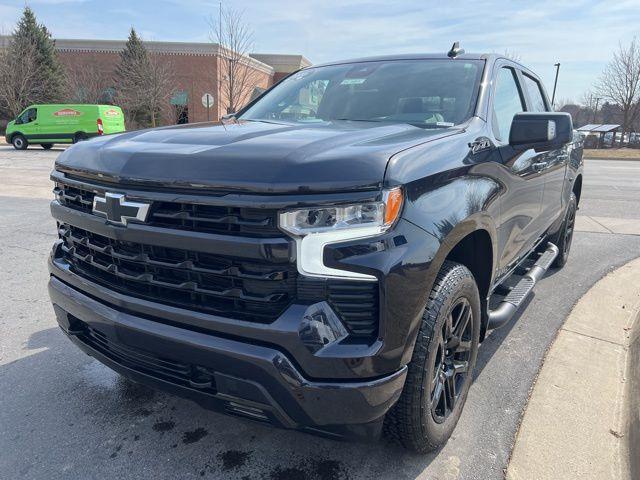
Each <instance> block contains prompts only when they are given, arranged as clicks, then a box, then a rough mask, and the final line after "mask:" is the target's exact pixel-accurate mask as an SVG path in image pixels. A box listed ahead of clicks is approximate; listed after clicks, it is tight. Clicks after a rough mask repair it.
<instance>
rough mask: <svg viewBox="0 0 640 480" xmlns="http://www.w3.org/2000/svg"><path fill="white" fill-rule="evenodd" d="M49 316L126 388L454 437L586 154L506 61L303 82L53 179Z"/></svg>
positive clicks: (357, 431) (379, 68) (126, 144)
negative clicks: (484, 350)
mask: <svg viewBox="0 0 640 480" xmlns="http://www.w3.org/2000/svg"><path fill="white" fill-rule="evenodd" d="M51 179H52V180H53V182H54V183H55V190H54V193H55V200H54V201H53V202H52V203H51V212H52V214H53V216H54V218H55V219H56V222H57V227H58V232H59V240H58V241H56V243H55V245H54V248H53V252H52V254H51V257H50V262H49V269H50V282H49V292H50V296H51V301H52V302H53V306H54V310H55V313H56V316H57V320H58V323H59V324H60V326H61V327H62V330H63V331H64V332H65V333H66V334H67V335H68V337H69V338H70V339H71V340H72V341H73V342H74V343H75V344H76V345H77V346H78V347H80V348H81V349H82V350H84V351H85V352H86V353H88V354H89V355H91V356H93V357H95V358H96V359H98V360H99V361H100V362H103V363H104V364H106V365H108V366H109V367H111V368H112V369H113V370H115V371H117V372H119V373H121V374H122V375H124V376H126V377H128V378H130V379H132V380H134V381H137V382H141V383H145V384H148V385H151V386H154V387H157V388H160V389H163V390H168V391H171V392H174V393H175V394H178V395H182V396H185V397H188V398H191V399H193V400H195V401H196V402H198V403H200V404H201V405H204V406H205V407H207V408H212V409H217V410H220V411H223V412H226V413H229V414H232V415H238V416H242V417H247V418H250V419H254V420H257V421H260V422H265V423H269V424H272V425H277V426H280V427H285V428H294V429H299V430H303V431H306V432H312V433H316V434H321V435H326V436H331V437H359V438H362V437H369V438H371V437H374V438H375V437H377V436H378V435H380V434H381V433H385V434H386V435H387V436H388V437H390V438H393V439H396V440H397V441H398V442H400V443H401V444H402V445H404V446H405V447H406V448H408V449H412V450H416V451H427V450H429V449H433V448H436V447H437V446H439V445H441V444H443V443H444V442H445V441H446V440H447V439H448V438H449V436H450V435H451V432H452V431H453V429H454V427H455V425H456V423H457V421H458V418H459V417H460V414H461V411H462V408H463V406H464V403H465V400H466V397H467V392H468V391H469V387H470V383H471V381H472V376H473V370H474V366H475V363H476V357H477V354H478V348H479V344H480V343H481V342H482V340H483V339H484V338H485V335H486V334H487V331H488V330H490V329H493V328H495V327H498V326H500V325H502V324H504V323H505V322H507V321H508V320H509V319H510V318H511V317H512V315H513V314H514V312H515V311H516V310H517V309H518V307H519V306H521V305H522V304H523V302H525V301H526V299H527V296H528V295H529V294H530V293H531V290H532V288H533V287H534V285H535V283H536V281H537V280H539V279H540V278H541V277H542V276H543V275H544V273H545V271H546V270H547V269H548V268H550V267H552V266H553V267H555V268H559V267H562V266H563V264H564V263H565V262H566V261H567V256H568V254H569V249H570V246H571V239H572V233H573V227H574V220H575V214H576V209H577V207H578V202H579V201H580V193H581V187H582V143H581V140H580V138H579V137H578V136H577V135H576V134H574V131H573V127H572V122H571V117H570V116H569V115H567V114H564V113H555V112H553V111H552V110H551V107H550V103H549V100H548V98H547V95H546V94H545V91H544V88H543V86H542V84H541V82H540V80H539V78H538V77H537V76H536V75H535V74H534V73H533V72H531V71H530V70H528V69H527V68H525V67H523V66H522V65H520V64H518V63H516V62H514V61H511V60H509V59H506V58H502V57H501V56H497V55H471V54H464V53H463V52H461V51H459V50H457V49H452V51H451V52H449V53H448V54H435V55H431V54H429V55H402V56H388V57H376V58H365V59H358V60H352V61H342V62H335V63H329V64H325V65H320V66H314V67H311V68H306V69H303V70H301V71H298V72H296V73H294V74H292V75H290V76H289V77H287V78H286V79H284V80H283V81H281V82H280V83H279V84H277V85H276V86H274V87H273V88H271V89H269V90H268V91H266V92H265V93H264V94H263V95H262V96H260V97H259V98H257V99H256V100H254V101H253V102H252V103H250V104H249V105H247V106H246V107H245V108H244V109H242V110H241V111H240V112H238V113H237V114H234V115H232V116H229V117H228V118H226V119H225V120H224V123H223V124H211V123H205V124H193V125H184V126H173V127H168V128H157V129H152V130H145V131H138V132H130V133H124V134H120V135H113V136H106V137H104V138H98V139H93V140H90V141H86V142H82V143H79V144H77V145H74V146H73V147H71V148H69V149H68V150H66V151H65V152H64V153H62V154H61V155H60V156H59V158H58V160H57V162H56V165H55V170H54V171H53V172H52V174H51Z"/></svg>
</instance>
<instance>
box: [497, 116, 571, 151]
mask: <svg viewBox="0 0 640 480" xmlns="http://www.w3.org/2000/svg"><path fill="white" fill-rule="evenodd" d="M572 140H573V122H572V121H571V115H569V114H568V113H564V112H523V113H517V114H516V115H515V116H514V117H513V122H511V131H510V133H509V145H511V146H512V147H513V148H515V149H517V150H528V149H529V148H533V149H534V150H536V151H543V150H555V149H558V148H562V147H563V146H564V145H566V144H567V143H570V142H571V141H572Z"/></svg>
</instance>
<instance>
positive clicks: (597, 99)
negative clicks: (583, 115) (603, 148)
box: [593, 97, 602, 123]
mask: <svg viewBox="0 0 640 480" xmlns="http://www.w3.org/2000/svg"><path fill="white" fill-rule="evenodd" d="M600 100H602V98H600V97H596V108H595V109H594V110H593V123H596V115H598V103H600Z"/></svg>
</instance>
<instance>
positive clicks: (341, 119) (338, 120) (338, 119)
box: [331, 118, 388, 123]
mask: <svg viewBox="0 0 640 480" xmlns="http://www.w3.org/2000/svg"><path fill="white" fill-rule="evenodd" d="M331 121H333V122H374V123H381V122H387V121H388V120H374V119H372V118H333V119H332V120H331Z"/></svg>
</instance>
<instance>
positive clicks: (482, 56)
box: [311, 53, 517, 68]
mask: <svg viewBox="0 0 640 480" xmlns="http://www.w3.org/2000/svg"><path fill="white" fill-rule="evenodd" d="M498 58H507V57H505V56H504V55H498V54H495V53H463V54H460V55H457V56H456V57H455V58H450V57H449V56H448V55H447V54H446V53H404V54H400V55H377V56H373V57H360V58H351V59H347V60H338V61H334V62H325V63H321V64H317V65H313V67H325V66H328V65H341V64H345V63H361V62H385V61H394V60H450V61H452V62H455V61H458V60H497V59H498ZM516 63H517V62H516ZM313 67H311V68H313Z"/></svg>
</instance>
